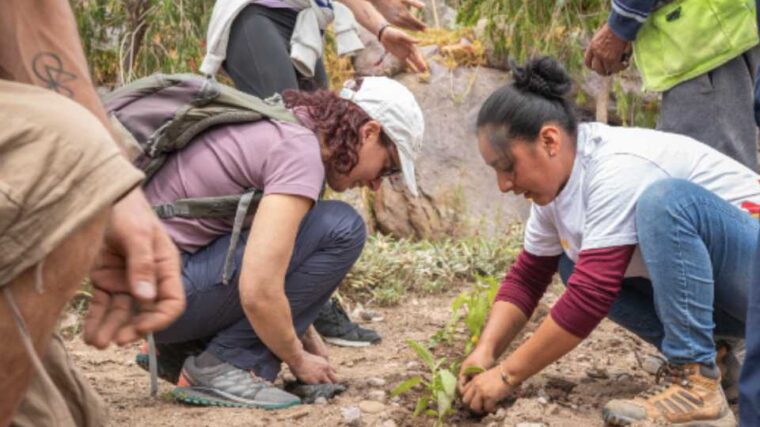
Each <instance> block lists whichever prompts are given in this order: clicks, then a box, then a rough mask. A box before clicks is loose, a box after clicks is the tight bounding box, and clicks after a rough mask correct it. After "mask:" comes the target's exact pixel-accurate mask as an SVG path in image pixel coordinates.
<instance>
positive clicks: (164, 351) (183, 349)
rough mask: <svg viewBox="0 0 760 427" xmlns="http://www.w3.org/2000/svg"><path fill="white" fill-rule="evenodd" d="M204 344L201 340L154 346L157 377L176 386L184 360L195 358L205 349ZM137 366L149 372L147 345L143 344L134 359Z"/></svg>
mask: <svg viewBox="0 0 760 427" xmlns="http://www.w3.org/2000/svg"><path fill="white" fill-rule="evenodd" d="M206 344H207V343H206V342H205V341H203V340H195V341H188V342H184V343H177V344H156V361H157V362H158V377H159V378H161V379H162V380H164V381H168V382H170V383H172V384H177V381H178V380H179V374H180V372H182V365H183V364H184V363H185V359H187V358H188V357H190V356H197V355H199V354H201V353H202V352H203V350H205V349H206ZM135 363H136V364H137V366H139V367H140V368H142V369H143V370H145V371H148V372H150V369H149V366H148V365H149V357H148V344H147V343H145V345H144V346H143V348H141V349H140V352H139V353H137V356H136V357H135Z"/></svg>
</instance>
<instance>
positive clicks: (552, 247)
mask: <svg viewBox="0 0 760 427" xmlns="http://www.w3.org/2000/svg"><path fill="white" fill-rule="evenodd" d="M523 248H524V249H525V250H526V251H528V252H529V253H531V254H533V255H537V256H555V255H560V254H561V253H562V244H561V243H560V240H559V233H558V232H557V227H556V225H555V224H554V218H553V213H552V212H550V210H549V208H546V207H541V206H538V205H536V204H535V203H533V204H532V205H531V207H530V216H529V217H528V223H527V225H526V226H525V241H524V243H523Z"/></svg>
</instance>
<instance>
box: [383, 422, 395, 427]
mask: <svg viewBox="0 0 760 427" xmlns="http://www.w3.org/2000/svg"><path fill="white" fill-rule="evenodd" d="M381 425H382V427H396V422H395V421H393V420H385V421H383V424H381Z"/></svg>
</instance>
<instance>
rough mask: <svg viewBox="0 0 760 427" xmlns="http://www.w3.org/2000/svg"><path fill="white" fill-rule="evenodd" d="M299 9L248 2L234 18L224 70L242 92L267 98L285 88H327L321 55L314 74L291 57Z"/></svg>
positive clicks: (308, 89) (309, 89)
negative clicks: (305, 73)
mask: <svg viewBox="0 0 760 427" xmlns="http://www.w3.org/2000/svg"><path fill="white" fill-rule="evenodd" d="M297 16H298V12H296V11H295V10H293V9H285V8H278V9H271V8H268V7H264V6H259V5H255V4H252V5H249V6H246V8H245V9H243V10H242V11H241V12H240V14H239V15H238V16H237V18H235V22H233V23H232V27H231V28H230V40H229V44H228V45H227V60H226V61H225V62H224V70H225V71H226V72H227V74H229V76H230V77H231V78H232V81H234V82H235V87H236V88H238V89H240V90H242V91H243V92H247V93H250V94H252V95H255V96H258V97H259V98H268V97H270V96H272V95H273V94H275V93H282V92H283V91H284V90H286V89H301V90H307V91H311V90H316V89H321V88H327V74H325V67H324V65H323V63H322V59H319V61H317V65H316V67H315V69H314V77H313V78H307V77H304V76H302V75H301V74H300V73H298V72H297V71H296V69H295V67H293V63H292V62H291V61H290V36H291V35H292V34H293V28H294V27H295V25H296V17H297Z"/></svg>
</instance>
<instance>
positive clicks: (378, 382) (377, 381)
mask: <svg viewBox="0 0 760 427" xmlns="http://www.w3.org/2000/svg"><path fill="white" fill-rule="evenodd" d="M367 384H369V385H370V386H371V387H383V386H385V380H384V379H382V378H377V377H374V378H370V379H368V380H367Z"/></svg>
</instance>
